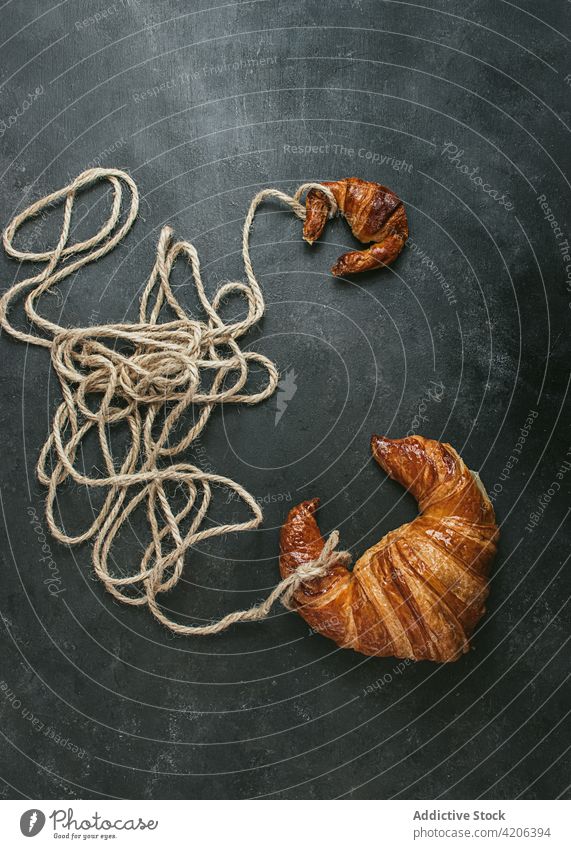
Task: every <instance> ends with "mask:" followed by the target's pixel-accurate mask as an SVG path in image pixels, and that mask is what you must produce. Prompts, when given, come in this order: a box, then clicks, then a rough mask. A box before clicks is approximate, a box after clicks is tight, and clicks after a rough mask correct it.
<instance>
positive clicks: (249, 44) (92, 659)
mask: <svg viewBox="0 0 571 849" xmlns="http://www.w3.org/2000/svg"><path fill="white" fill-rule="evenodd" d="M1 16H2V35H1V40H2V44H1V47H0V121H1V122H2V123H0V167H1V197H2V208H1V222H0V223H1V224H2V226H5V224H6V223H7V222H8V220H9V219H10V218H11V217H12V215H13V214H14V213H15V211H17V210H18V209H19V208H23V206H25V205H27V204H28V203H29V202H31V200H32V199H35V198H37V197H40V196H42V195H44V194H46V193H47V192H49V191H51V190H53V189H55V188H58V187H60V186H62V185H64V184H65V183H66V182H67V181H68V178H71V177H73V176H74V175H76V174H77V173H79V172H80V171H82V170H83V169H85V168H86V167H87V166H89V165H94V164H100V165H102V166H116V167H120V168H125V169H128V170H129V171H130V173H131V174H132V175H133V176H134V178H135V179H136V181H137V183H138V185H139V188H140V190H141V193H142V198H143V202H142V207H141V215H140V218H139V220H138V222H137V223H136V226H135V228H134V229H133V231H132V232H131V234H130V236H129V237H128V238H127V240H126V241H125V243H124V245H123V246H122V247H120V248H117V249H116V250H115V251H114V252H113V253H112V254H111V255H109V256H108V257H106V258H105V259H104V260H102V261H101V262H100V263H98V264H97V265H92V266H90V267H89V268H88V269H85V270H84V271H83V272H82V273H81V274H80V275H79V276H78V277H77V278H76V279H73V280H72V281H71V282H69V281H68V282H66V284H64V286H63V287H62V290H61V295H60V296H53V297H51V298H47V299H45V303H44V305H43V307H42V309H44V310H45V312H46V314H49V315H52V316H55V317H59V318H60V320H61V321H62V322H63V323H68V324H86V323H90V324H94V323H98V322H103V321H120V320H123V319H125V318H126V317H135V315H136V309H137V307H136V304H137V298H138V295H139V293H140V288H141V285H142V284H143V282H144V279H145V276H146V275H147V274H148V272H149V269H150V266H151V262H152V257H153V252H154V245H155V243H156V239H157V236H158V232H159V229H160V227H161V225H162V224H163V223H165V222H170V223H171V224H172V225H173V227H174V229H175V231H176V234H177V235H179V236H181V237H185V238H188V239H190V240H192V241H193V242H194V243H195V244H196V246H197V249H198V251H199V253H200V256H201V259H202V263H203V267H204V273H205V277H206V280H207V284H208V289H209V291H210V292H212V291H213V290H214V288H215V287H216V285H217V284H218V283H219V282H220V281H223V280H225V279H237V278H239V277H240V276H241V274H242V268H241V258H240V227H241V221H242V218H243V216H244V214H245V211H246V209H247V205H248V203H249V200H250V198H251V197H252V195H253V194H254V193H255V192H256V191H258V189H259V188H261V187H264V186H268V185H271V186H278V187H280V188H282V189H284V190H286V191H291V190H293V189H294V188H295V186H296V185H297V184H298V183H300V182H302V181H305V180H310V179H334V178H340V177H344V176H352V175H355V176H360V177H362V178H364V179H370V180H377V181H380V182H383V183H386V184H387V185H389V186H390V187H391V188H393V189H394V190H395V191H396V192H398V194H399V195H400V196H401V197H402V198H403V200H404V201H405V203H406V205H407V209H408V212H409V222H410V229H411V241H410V243H409V247H408V248H407V249H406V250H405V251H404V253H403V254H402V256H401V257H400V258H399V260H398V261H397V262H396V263H395V265H394V266H393V267H392V268H391V269H390V270H385V271H382V272H379V273H373V274H369V275H367V276H365V277H363V278H361V279H359V278H355V279H354V281H353V282H352V283H348V282H342V281H337V280H334V279H333V278H331V277H330V275H329V273H328V268H329V267H330V265H331V264H332V263H333V261H334V259H335V258H336V257H337V255H338V254H339V253H341V252H342V251H343V250H346V249H347V247H350V246H351V245H353V244H354V243H353V240H352V237H351V235H350V234H349V232H348V230H347V228H346V226H345V225H344V224H343V222H341V221H339V222H336V223H334V224H332V225H330V226H329V228H328V231H327V234H326V236H325V238H324V239H323V243H322V244H320V245H319V246H315V247H314V248H313V249H310V248H309V247H308V246H307V245H305V244H304V243H303V242H302V240H301V234H300V224H299V222H298V221H297V220H295V219H294V218H293V217H292V216H291V215H290V214H289V213H288V212H286V211H283V210H281V209H280V208H279V207H277V206H272V205H271V204H270V205H268V206H266V207H265V208H264V209H263V210H262V213H263V214H260V216H259V217H258V218H257V220H256V224H255V228H254V233H253V260H254V264H255V267H256V270H257V272H258V274H259V278H260V281H261V283H262V285H263V288H264V292H265V294H266V297H267V313H266V316H265V318H264V320H263V321H262V322H261V323H260V325H259V327H258V328H257V329H256V331H255V332H253V333H251V334H250V336H249V337H248V338H247V340H246V344H247V345H248V346H250V347H252V348H254V349H256V350H260V351H263V352H265V353H266V354H268V355H270V356H271V357H272V358H273V359H274V360H275V362H276V363H277V364H278V366H279V368H280V371H281V373H282V375H283V376H284V379H285V380H286V381H289V383H288V386H289V389H282V392H285V393H286V394H287V395H288V396H289V395H291V396H292V397H291V399H290V400H287V399H286V400H287V403H286V405H285V412H284V413H283V415H281V417H278V416H277V415H276V413H277V403H278V400H277V398H276V397H274V398H273V399H271V400H270V401H268V402H266V403H265V404H263V405H259V406H256V407H253V408H236V407H232V408H230V409H228V410H224V411H223V412H222V411H220V410H218V411H217V412H216V413H215V415H214V416H213V418H212V420H211V422H210V423H209V427H208V430H207V432H206V434H205V436H204V439H203V440H202V442H201V444H200V446H199V451H198V453H197V454H195V455H194V456H195V457H196V459H197V460H198V462H199V463H200V464H201V465H203V466H205V467H210V469H211V470H213V471H216V472H220V473H224V474H228V475H230V476H232V477H234V478H235V479H236V480H238V481H240V482H241V483H243V484H244V485H245V486H247V487H248V488H249V489H250V490H251V491H252V492H253V493H254V494H255V495H256V496H257V497H258V498H260V499H262V500H263V501H264V503H265V505H266V507H265V521H264V525H263V528H262V529H260V530H258V531H255V532H251V533H248V534H242V535H234V536H232V537H228V538H227V539H218V540H214V541H213V542H212V543H211V544H209V545H204V546H203V547H202V548H201V550H200V551H197V552H196V553H194V554H193V555H192V556H191V557H190V558H189V563H188V565H187V572H186V579H187V580H186V581H185V583H184V585H181V586H180V587H179V588H177V590H176V591H175V592H173V593H172V594H171V595H170V596H169V598H168V599H167V600H166V603H167V605H168V607H169V609H170V610H172V611H174V612H175V614H176V615H177V616H178V617H179V619H180V621H183V622H193V621H194V622H198V621H205V620H210V619H212V618H215V617H218V616H220V615H222V614H224V613H226V612H228V611H230V610H233V609H235V608H236V607H238V606H244V605H247V604H251V603H253V602H254V601H256V600H257V599H259V598H261V597H262V596H263V595H264V594H266V593H267V592H268V590H269V588H270V587H271V586H272V585H273V584H274V583H275V581H276V579H277V562H276V550H277V541H278V528H279V525H280V523H281V522H282V520H283V518H284V516H285V513H286V511H287V509H288V508H289V506H291V504H293V503H295V502H297V501H299V500H302V499H303V498H306V497H310V496H313V495H320V496H322V498H323V501H324V506H323V508H322V510H321V522H322V526H323V528H324V530H330V529H332V528H333V527H339V528H340V530H341V534H342V543H343V546H344V547H350V548H351V550H352V551H353V553H354V554H356V555H358V554H359V553H361V552H362V551H363V550H364V548H365V546H367V545H370V544H371V543H373V542H374V541H376V540H377V539H379V538H380V536H381V535H382V534H383V533H385V532H386V531H388V530H390V529H391V528H394V527H396V526H397V525H398V524H399V523H401V522H403V521H406V520H408V519H410V518H412V517H413V516H414V515H415V505H414V503H413V501H412V499H411V498H410V497H409V496H408V495H406V494H404V493H403V492H402V490H401V489H400V488H399V487H398V486H397V485H396V484H393V483H392V482H390V481H388V480H387V479H386V477H385V476H384V475H383V474H382V473H381V471H380V470H379V469H378V468H377V467H375V466H373V464H372V462H371V461H370V460H369V449H368V442H369V437H370V434H371V433H372V432H378V433H387V434H388V435H390V436H402V435H404V434H406V433H407V432H409V431H411V432H412V431H415V430H416V431H420V432H421V433H423V434H425V435H427V436H432V437H437V438H442V439H445V440H447V441H450V442H451V443H452V444H453V445H454V446H455V447H456V448H457V449H458V450H459V451H460V452H461V453H462V455H463V456H464V457H465V459H466V461H467V462H468V464H469V465H470V466H471V467H472V468H474V469H478V470H479V472H480V474H481V477H482V479H483V481H484V483H485V484H486V486H487V488H488V490H489V491H490V492H492V493H493V495H494V503H495V506H496V510H497V514H498V519H499V522H500V523H501V534H502V536H501V544H500V554H499V557H498V560H497V563H496V566H495V570H494V576H493V580H492V593H491V597H490V602H489V606H488V614H487V616H486V617H485V619H484V620H483V622H482V623H481V626H480V627H479V629H478V633H477V634H476V636H475V639H474V650H473V651H472V652H471V653H470V654H469V655H468V656H466V657H464V658H463V659H462V660H460V661H459V662H458V663H456V664H453V665H451V666H441V667H437V666H434V665H430V664H428V663H419V664H404V663H399V662H398V661H396V660H394V659H390V658H388V659H371V658H365V657H364V656H361V655H358V654H355V653H352V652H350V651H342V650H338V649H336V647H335V646H334V645H333V644H332V643H330V642H328V641H326V640H325V639H323V638H321V637H319V636H317V635H313V634H311V633H309V632H308V628H307V626H306V625H305V623H304V622H303V621H302V620H301V619H300V618H299V617H297V616H296V615H294V614H287V613H285V612H284V611H283V610H281V609H276V610H275V612H274V615H273V616H272V618H271V619H270V620H269V621H267V622H265V623H263V624H258V625H245V626H242V627H238V628H235V629H233V630H231V631H230V632H228V633H226V634H224V635H222V636H219V637H217V638H208V639H206V638H202V639H181V638H174V637H173V636H172V635H171V634H169V633H167V632H166V631H165V630H163V629H162V628H161V627H160V626H159V625H158V624H157V623H155V622H154V620H152V618H151V617H150V614H148V613H147V612H146V611H144V610H138V609H133V608H126V607H123V606H120V605H118V604H117V603H116V602H114V601H113V600H112V599H111V597H110V596H109V595H107V594H106V593H105V591H104V590H103V588H102V586H101V585H100V584H99V583H98V581H97V580H96V579H95V578H94V576H93V574H92V571H91V567H90V556H91V552H90V549H89V546H84V547H80V548H75V549H73V550H69V549H67V548H65V547H62V546H59V545H57V544H56V543H55V542H54V541H53V540H50V539H49V536H46V537H45V538H44V532H45V530H46V529H45V523H44V521H43V518H42V502H43V492H42V490H41V487H40V486H39V485H38V484H37V482H36V481H35V478H34V474H33V469H34V464H35V461H36V458H37V454H38V451H39V449H40V446H41V444H42V443H43V441H44V439H45V437H46V434H47V432H48V429H49V426H50V417H51V415H52V413H53V410H54V408H55V405H56V404H57V402H58V398H59V389H58V386H57V382H56V381H55V380H54V377H53V375H52V374H50V365H49V357H48V355H47V353H46V351H45V350H41V349H39V348H33V349H28V350H27V349H26V347H25V346H24V345H21V344H19V343H17V342H15V341H13V340H12V339H9V338H3V339H2V342H1V356H2V363H3V368H2V373H1V380H2V404H1V407H0V416H1V419H2V426H3V427H2V441H3V447H2V462H1V464H0V475H1V490H0V492H1V507H2V510H3V515H2V530H1V534H2V536H1V545H2V563H1V586H2V592H1V596H0V606H1V613H2V653H1V658H2V669H1V672H0V679H1V680H0V715H1V733H2V737H1V738H0V764H1V766H0V774H1V777H2V779H3V782H2V783H1V784H0V793H1V795H3V796H4V797H6V798H11V797H25V796H30V797H53V798H68V797H69V798H70V799H73V798H81V797H96V798H97V797H157V798H185V797H190V798H192V797H280V798H292V797H300V798H303V797H310V798H331V797H338V796H345V797H354V798H371V797H373V798H375V797H380V798H385V797H392V796H397V797H401V798H402V797H404V798H406V797H409V798H410V797H412V798H414V797H416V798H433V797H444V798H474V797H478V796H483V797H488V798H494V797H505V798H512V797H517V796H523V797H528V798H535V797H541V798H545V797H555V796H558V795H560V794H563V795H565V794H566V793H567V791H566V786H567V782H568V773H567V770H566V763H565V751H564V749H565V744H563V743H562V741H563V740H564V737H563V729H564V724H563V720H564V711H565V704H566V703H565V699H564V695H563V694H564V690H563V684H564V674H565V671H566V670H565V667H566V662H565V661H566V659H567V657H568V649H565V648H564V641H565V636H566V629H565V627H564V618H563V616H564V613H563V611H562V605H563V604H564V601H565V598H566V596H567V592H568V583H567V587H566V586H565V579H564V576H565V573H564V558H565V555H566V553H567V549H568V545H567V546H566V545H565V525H564V523H565V520H566V517H567V511H568V507H567V505H568V483H569V480H570V479H571V473H567V469H568V468H569V467H571V462H570V461H571V454H570V453H569V450H570V449H569V445H570V442H571V440H570V438H569V433H568V431H566V430H565V428H566V422H567V419H568V408H567V411H566V410H565V399H566V397H567V396H566V393H567V387H568V360H567V359H566V356H567V355H568V339H569V317H570V302H571V283H570V279H571V265H570V264H569V259H567V260H566V259H565V251H566V248H565V242H566V239H567V238H568V235H569V233H568V229H569V228H568V226H566V220H567V221H568V217H567V215H566V214H567V213H568V209H569V207H568V197H569V195H568V189H569V183H568V179H567V176H566V174H568V172H569V137H568V134H567V133H568V121H569V108H568V107H569V94H570V91H571V60H570V56H569V52H568V43H569V38H568V35H569V17H570V16H569V5H568V4H567V3H565V2H564V0H535V2H531V0H516V2H507V0H478V1H477V2H471V3H469V4H466V3H463V2H461V0H451V2H445V0H424V1H423V3H413V2H408V0H407V1H406V2H397V0H382V1H381V0H356V2H351V0H343V1H342V2H334V3H333V2H332V3H324V2H318V0H315V2H289V3H280V2H279V0H254V1H253V2H229V3H222V2H219V3H218V4H216V5H214V4H212V3H210V0H206V2H183V0H116V2H114V3H109V5H106V3H105V2H103V0H101V2H100V1H99V0H92V2H87V0H64V2H51V1H50V2H46V0H26V2H18V0H8V2H6V3H4V4H3V6H2V7H1ZM25 103H26V104H27V106H26V107H25V108H24V104H25ZM100 194H101V193H100V192H99V194H98V192H97V191H96V192H93V193H87V194H85V195H84V196H83V198H82V203H83V204H84V206H83V211H84V212H86V213H87V216H86V217H87V222H85V223H84V225H83V226H84V227H85V230H84V232H93V228H94V227H95V226H96V225H97V222H98V221H100V220H101V219H102V215H103V212H102V206H101V205H99V206H98V207H97V209H96V210H92V207H93V205H94V201H95V200H97V199H98V198H99V197H100ZM554 222H555V224H556V225H558V226H557V228H556V227H555V225H554ZM552 225H553V226H552ZM57 229H58V213H54V214H53V215H52V216H51V217H50V218H48V219H47V220H38V221H37V222H36V224H35V225H33V226H30V227H29V228H28V232H27V234H25V233H23V234H22V239H24V240H26V239H27V244H29V245H30V246H32V245H37V246H40V245H46V244H50V243H53V241H54V239H55V237H56V234H57ZM24 243H26V242H24ZM1 271H2V285H3V287H7V286H8V285H10V284H11V283H12V282H13V281H14V280H15V279H18V278H19V277H20V278H21V277H22V276H24V274H25V272H26V271H27V269H23V268H21V269H19V268H18V267H17V264H16V263H14V262H12V261H8V260H7V259H6V258H5V257H4V256H2V259H1ZM175 278H176V281H175V282H176V284H177V286H178V287H179V288H177V293H178V294H179V296H180V297H181V298H182V299H183V301H184V300H185V299H186V301H185V302H186V303H188V305H189V307H190V306H192V291H191V286H190V279H189V275H188V272H187V270H185V269H184V268H180V269H178V270H177V272H176V274H175ZM288 375H289V376H288ZM293 386H294V391H293V390H292V387H293ZM282 398H283V395H282ZM277 419H279V420H277ZM189 456H191V457H192V456H193V455H192V454H190V455H189ZM510 458H511V459H510ZM96 462H97V457H96V456H95V455H94V456H93V457H92V458H90V457H89V456H87V457H86V463H87V465H88V467H89V465H90V464H91V463H96ZM556 484H557V485H556ZM550 493H551V494H550ZM66 498H67V500H66V499H64V502H65V503H63V504H62V511H63V512H64V513H65V516H66V521H67V522H68V526H69V527H72V528H76V529H78V528H82V527H86V526H87V524H88V522H89V518H90V516H91V515H92V506H91V505H90V502H89V499H88V496H87V494H86V493H84V492H82V491H80V490H76V491H74V492H72V493H68V495H67V497H66ZM219 499H221V503H220V504H219V507H220V516H226V517H236V516H238V515H239V508H238V506H237V505H236V504H235V503H228V504H225V503H224V498H223V496H219ZM70 508H71V509H70ZM135 531H137V528H135ZM44 546H47V549H48V552H49V554H46V549H45V548H44ZM121 558H125V562H129V563H131V560H132V561H133V562H134V561H135V558H136V552H134V551H133V546H130V545H125V546H124V547H123V550H122V551H120V553H119V556H118V561H117V567H118V568H121ZM131 565H132V563H131ZM54 578H55V579H56V580H55V581H54ZM566 775H567V777H566Z"/></svg>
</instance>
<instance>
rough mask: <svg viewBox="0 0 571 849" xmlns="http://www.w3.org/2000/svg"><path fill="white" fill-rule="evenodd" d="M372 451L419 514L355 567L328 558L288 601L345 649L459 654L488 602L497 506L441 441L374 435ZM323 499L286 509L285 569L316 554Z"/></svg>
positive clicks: (418, 655)
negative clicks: (415, 504)
mask: <svg viewBox="0 0 571 849" xmlns="http://www.w3.org/2000/svg"><path fill="white" fill-rule="evenodd" d="M371 447H372V451H373V456H374V457H375V459H376V460H377V462H378V463H379V464H380V466H381V467H382V468H383V469H384V470H385V471H386V472H387V473H388V474H389V475H390V477H392V478H394V479H395V480H397V481H398V482H399V483H401V484H402V485H403V486H405V487H406V488H407V489H408V490H409V491H410V492H411V493H412V495H414V497H415V498H416V499H417V501H418V505H419V508H420V515H419V516H417V518H416V519H414V521H412V522H410V523H408V524H406V525H402V526H401V527H400V528H398V529H397V530H395V531H391V532H390V533H388V534H387V535H386V536H384V537H383V538H382V540H381V541H380V542H379V543H377V544H376V545H374V546H373V547H372V548H369V550H368V551H366V552H365V553H364V554H363V556H362V557H360V558H359V560H358V561H357V563H356V564H355V567H354V568H353V571H352V572H351V571H348V569H347V568H346V566H344V565H341V564H340V563H335V562H332V564H331V566H330V567H329V568H328V569H327V571H326V572H325V574H324V575H323V576H322V577H319V578H314V579H313V580H311V581H307V582H305V583H302V584H300V585H298V587H297V589H296V590H295V593H294V595H293V605H292V606H293V607H294V609H296V610H297V611H298V612H299V613H300V614H301V616H303V618H304V619H305V621H306V622H307V623H308V624H309V625H310V627H311V628H313V629H314V630H316V631H318V632H319V633H320V634H323V635H324V636H325V637H329V638H330V639H332V640H334V641H335V642H336V643H337V645H339V646H341V647H342V648H352V649H355V651H359V652H362V653H363V654H367V655H378V656H380V657H384V656H388V655H393V656H395V657H404V658H411V659H413V660H434V661H440V662H444V661H451V660H457V659H458V658H459V657H460V656H461V655H462V654H463V653H464V652H466V651H468V648H469V637H470V635H471V633H472V631H473V629H474V627H475V625H476V623H477V622H478V620H479V619H480V618H481V617H482V615H483V614H484V611H485V607H484V602H485V600H486V598H487V595H488V582H487V577H488V571H489V567H490V563H491V561H492V559H493V557H494V555H495V552H496V540H497V538H498V528H497V525H496V522H495V516H494V510H493V507H492V505H491V503H490V500H489V498H488V496H487V495H486V492H485V490H484V488H483V486H482V484H481V482H480V479H479V478H478V476H477V475H475V474H473V473H472V472H470V471H469V469H468V468H467V467H466V465H465V464H464V462H463V460H462V459H461V457H460V456H459V455H458V454H457V453H456V451H455V450H454V449H453V448H452V447H451V446H450V445H447V444H446V443H442V442H437V441H436V440H433V439H425V438H424V437H422V436H410V437H407V438H405V439H388V438H386V437H383V436H373V437H372V440H371ZM318 504H319V499H318V498H314V499H312V500H311V501H304V502H303V503H302V504H299V505H298V506H297V507H294V508H293V509H292V510H291V511H290V513H289V516H288V517H287V520H286V522H285V524H284V526H283V528H282V531H281V537H280V553H281V556H280V572H281V575H282V578H285V577H287V576H288V575H289V574H290V573H291V572H292V571H294V570H295V569H297V568H298V566H300V565H301V564H303V563H308V562H310V561H312V560H315V559H316V558H317V557H318V556H319V554H320V552H321V551H322V549H323V546H324V540H323V537H322V536H321V532H320V530H319V528H318V526H317V522H316V521H315V511H316V509H317V507H318Z"/></svg>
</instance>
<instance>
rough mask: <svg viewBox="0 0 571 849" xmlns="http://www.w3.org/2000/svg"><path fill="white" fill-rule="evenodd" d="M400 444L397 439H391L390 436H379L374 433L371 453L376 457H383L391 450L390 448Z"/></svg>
mask: <svg viewBox="0 0 571 849" xmlns="http://www.w3.org/2000/svg"><path fill="white" fill-rule="evenodd" d="M395 442H398V440H397V439H389V437H388V436H379V435H378V434H376V433H374V434H373V435H372V436H371V451H372V452H373V454H374V455H377V454H379V455H383V454H386V452H387V451H388V450H389V448H390V447H391V446H392V445H394V444H395Z"/></svg>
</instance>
